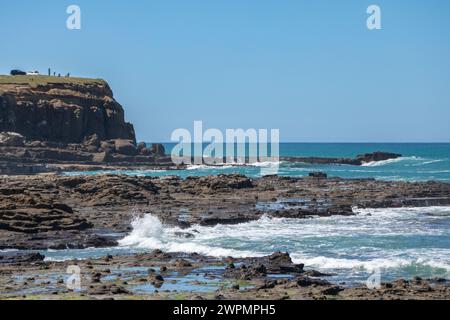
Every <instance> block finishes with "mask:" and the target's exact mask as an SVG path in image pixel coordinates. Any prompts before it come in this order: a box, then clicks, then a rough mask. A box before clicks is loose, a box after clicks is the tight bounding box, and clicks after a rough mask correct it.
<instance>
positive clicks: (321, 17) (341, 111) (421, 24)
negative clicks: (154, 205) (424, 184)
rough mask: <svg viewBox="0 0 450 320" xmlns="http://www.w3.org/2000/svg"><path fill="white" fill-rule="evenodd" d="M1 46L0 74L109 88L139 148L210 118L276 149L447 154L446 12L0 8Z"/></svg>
mask: <svg viewBox="0 0 450 320" xmlns="http://www.w3.org/2000/svg"><path fill="white" fill-rule="evenodd" d="M70 4H76V5H79V6H80V8H81V13H82V16H81V21H82V26H81V30H68V29H67V28H66V19H67V17H68V15H67V14H66V9H67V7H68V6H69V5H70ZM371 4H377V5H379V6H380V7H381V13H382V17H381V18H382V30H372V31H369V30H368V29H367V27H366V19H367V17H368V15H367V13H366V9H367V7H368V6H369V5H371ZM0 39H1V42H0V73H9V70H10V69H13V68H18V69H24V70H35V69H37V70H39V71H41V73H46V72H47V68H48V67H51V68H52V69H53V70H55V71H57V72H61V73H62V74H65V73H67V72H70V73H71V74H72V75H74V76H87V77H96V78H104V79H106V80H107V81H108V82H109V83H110V85H111V87H112V89H113V91H114V94H115V97H116V99H117V100H118V101H119V102H120V103H121V104H122V105H123V107H124V108H125V112H126V119H127V121H130V122H132V123H134V125H135V129H136V133H137V136H138V140H145V141H149V142H150V141H164V142H166V141H170V134H171V132H172V130H174V129H176V128H192V126H193V121H194V120H203V122H204V126H205V127H208V128H220V129H225V128H268V129H270V128H279V129H280V136H281V140H282V141H300V142H304V141H306V142H322V141H331V142H423V141H429V142H450V1H447V0H431V1H430V0H370V1H366V0H292V1H290V0H281V1H275V0H270V1H269V0H267V1H265V0H258V1H257V0H216V1H211V0H189V1H187V0H159V1H156V0H153V1H152V0H150V1H149V0H145V1H144V0H142V1H138V0H136V1H133V0H129V1H122V0H114V1H107V0H71V1H65V0H53V1H50V0H40V1H25V0H15V1H1V2H0ZM191 130H192V129H191Z"/></svg>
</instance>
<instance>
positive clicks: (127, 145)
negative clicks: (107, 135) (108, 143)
mask: <svg viewBox="0 0 450 320" xmlns="http://www.w3.org/2000/svg"><path fill="white" fill-rule="evenodd" d="M114 147H115V151H116V152H117V153H120V154H123V155H126V156H135V155H136V154H137V153H138V151H137V148H136V146H135V145H134V143H133V141H132V140H124V139H116V140H115V141H114Z"/></svg>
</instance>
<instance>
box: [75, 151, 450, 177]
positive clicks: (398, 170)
mask: <svg viewBox="0 0 450 320" xmlns="http://www.w3.org/2000/svg"><path fill="white" fill-rule="evenodd" d="M174 145H175V144H165V147H166V151H167V153H170V151H171V150H172V148H173V146H174ZM374 151H385V152H394V153H399V154H402V155H403V156H402V157H401V158H399V159H394V160H387V161H382V162H377V163H367V164H365V165H363V166H349V165H311V164H306V163H288V162H281V163H280V164H279V167H278V171H277V173H278V174H279V175H283V176H306V175H308V173H309V172H311V171H324V172H326V173H328V175H330V176H337V177H343V178H366V177H368V178H376V179H383V180H405V181H426V180H439V181H450V143H447V144H424V143H420V144H415V143H398V144H397V143H395V144H393V143H282V144H280V156H304V157H307V156H318V157H355V156H357V155H359V154H363V153H370V152H374ZM273 165H274V164H273V163H267V162H266V163H264V162H263V163H256V164H253V165H248V166H223V167H211V166H206V165H192V166H190V167H189V168H188V169H187V170H134V171H129V170H121V171H110V172H109V173H124V174H130V175H148V176H164V175H179V176H181V177H186V176H190V175H210V174H213V175H214V174H221V173H241V174H245V175H247V176H250V177H258V176H260V175H261V174H264V172H265V171H264V168H268V167H271V166H273ZM97 173H99V172H97V171H91V172H83V174H97ZM269 173H270V171H269Z"/></svg>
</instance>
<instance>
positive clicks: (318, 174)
mask: <svg viewBox="0 0 450 320" xmlns="http://www.w3.org/2000/svg"><path fill="white" fill-rule="evenodd" d="M308 176H309V177H311V178H318V179H326V178H327V174H326V173H325V172H320V171H315V172H310V173H309V174H308Z"/></svg>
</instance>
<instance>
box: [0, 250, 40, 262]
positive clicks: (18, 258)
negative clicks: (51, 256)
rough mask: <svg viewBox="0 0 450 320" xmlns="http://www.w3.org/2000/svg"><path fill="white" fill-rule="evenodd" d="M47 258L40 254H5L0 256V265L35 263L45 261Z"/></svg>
mask: <svg viewBox="0 0 450 320" xmlns="http://www.w3.org/2000/svg"><path fill="white" fill-rule="evenodd" d="M44 258H45V256H44V255H42V254H40V253H38V252H32V253H21V252H4V253H1V254H0V264H17V263H35V262H41V261H44Z"/></svg>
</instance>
